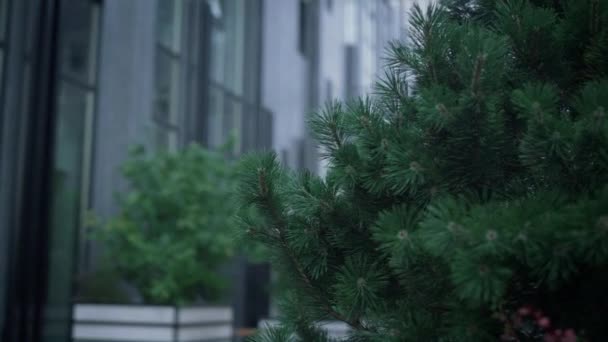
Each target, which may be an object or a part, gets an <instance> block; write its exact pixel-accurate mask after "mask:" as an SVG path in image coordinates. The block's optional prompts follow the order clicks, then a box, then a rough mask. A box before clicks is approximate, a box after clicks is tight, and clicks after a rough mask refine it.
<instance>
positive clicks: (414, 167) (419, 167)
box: [410, 161, 424, 173]
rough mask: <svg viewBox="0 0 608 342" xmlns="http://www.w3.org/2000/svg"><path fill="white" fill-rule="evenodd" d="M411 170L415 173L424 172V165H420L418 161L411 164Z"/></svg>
mask: <svg viewBox="0 0 608 342" xmlns="http://www.w3.org/2000/svg"><path fill="white" fill-rule="evenodd" d="M410 170H412V171H414V172H417V173H418V172H422V170H424V169H423V168H422V165H420V164H419V163H418V162H417V161H413V162H411V163H410Z"/></svg>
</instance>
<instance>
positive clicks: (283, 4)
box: [262, 0, 312, 167]
mask: <svg viewBox="0 0 608 342" xmlns="http://www.w3.org/2000/svg"><path fill="white" fill-rule="evenodd" d="M263 11H264V14H263V18H264V23H263V29H262V37H263V38H262V42H263V43H262V44H263V45H262V51H263V55H262V70H263V76H262V89H263V91H262V103H263V104H264V106H265V107H267V108H268V109H269V110H270V111H272V112H273V114H274V124H273V125H274V130H273V148H274V149H275V150H276V151H277V152H278V153H280V154H282V155H283V156H285V157H286V158H287V159H286V160H284V163H286V164H287V165H289V166H291V167H297V166H298V164H299V161H298V159H299V158H298V156H299V152H298V151H299V148H300V144H301V142H302V140H303V139H304V138H305V136H306V129H305V124H304V121H305V114H306V113H307V112H308V111H309V109H310V105H309V100H308V99H309V77H311V74H310V71H311V67H312V66H311V62H310V60H309V59H308V58H306V57H305V56H304V55H302V54H301V53H300V51H299V49H298V34H299V27H298V15H299V1H298V0H266V1H265V2H264V10H263Z"/></svg>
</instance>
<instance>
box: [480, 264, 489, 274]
mask: <svg viewBox="0 0 608 342" xmlns="http://www.w3.org/2000/svg"><path fill="white" fill-rule="evenodd" d="M488 271H490V269H489V268H488V266H486V265H480V266H479V275H481V276H485V275H486V274H487V273H488Z"/></svg>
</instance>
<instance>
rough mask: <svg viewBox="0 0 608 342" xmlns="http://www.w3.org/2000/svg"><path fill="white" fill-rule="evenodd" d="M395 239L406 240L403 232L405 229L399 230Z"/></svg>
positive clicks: (406, 236) (405, 231) (405, 232)
mask: <svg viewBox="0 0 608 342" xmlns="http://www.w3.org/2000/svg"><path fill="white" fill-rule="evenodd" d="M397 238H398V239H399V240H405V239H407V238H408V233H407V230H405V229H402V230H400V231H399V233H397Z"/></svg>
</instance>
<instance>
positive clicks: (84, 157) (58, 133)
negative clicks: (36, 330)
mask: <svg viewBox="0 0 608 342" xmlns="http://www.w3.org/2000/svg"><path fill="white" fill-rule="evenodd" d="M98 6H99V5H98V3H97V1H94V0H66V1H63V2H62V7H61V12H60V16H61V20H60V22H61V23H62V25H61V27H60V32H59V51H60V53H59V61H58V64H59V67H60V72H59V79H58V81H57V82H58V83H57V102H56V103H57V105H56V106H57V107H56V113H55V132H54V146H53V147H54V153H53V165H52V184H51V186H52V193H51V194H52V195H51V213H50V216H51V217H50V219H51V221H50V233H49V234H50V235H49V255H48V261H47V262H48V279H49V280H48V288H47V295H46V305H45V306H44V307H45V310H44V322H43V338H42V341H45V342H51V341H69V339H70V323H71V302H72V283H73V276H74V273H75V272H74V265H75V260H74V258H75V256H76V249H75V247H76V237H78V235H79V230H80V229H81V225H82V215H83V212H84V210H86V207H87V205H88V203H87V198H88V186H89V184H88V173H89V170H90V165H89V163H90V159H91V158H90V154H91V140H92V136H91V135H92V133H91V132H92V128H91V125H92V122H93V114H94V101H95V70H96V53H97V51H96V50H97V49H96V47H97V44H98V39H97V38H98V16H99V7H98Z"/></svg>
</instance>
